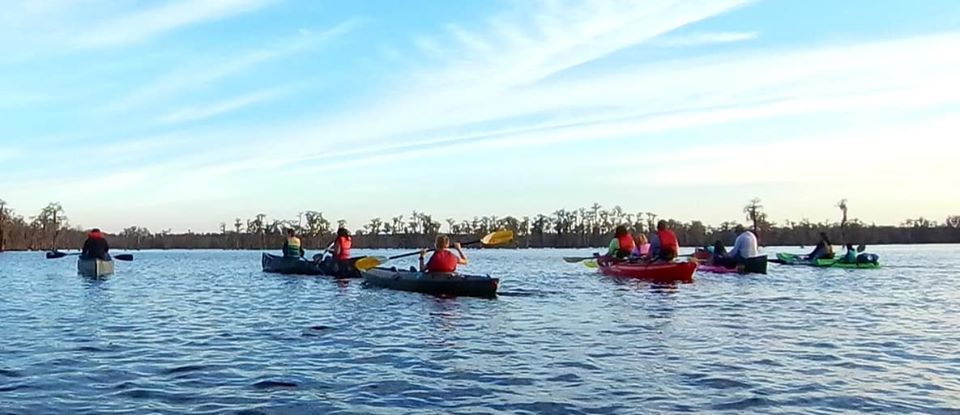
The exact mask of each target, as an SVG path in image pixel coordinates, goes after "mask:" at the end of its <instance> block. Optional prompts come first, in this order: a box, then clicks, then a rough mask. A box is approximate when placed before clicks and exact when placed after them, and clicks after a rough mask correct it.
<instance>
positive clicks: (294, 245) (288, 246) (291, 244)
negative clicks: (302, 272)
mask: <svg viewBox="0 0 960 415" xmlns="http://www.w3.org/2000/svg"><path fill="white" fill-rule="evenodd" d="M303 255H304V252H303V246H301V244H300V238H297V232H296V231H295V230H293V228H290V229H287V239H286V240H285V241H283V257H284V258H302V257H303Z"/></svg>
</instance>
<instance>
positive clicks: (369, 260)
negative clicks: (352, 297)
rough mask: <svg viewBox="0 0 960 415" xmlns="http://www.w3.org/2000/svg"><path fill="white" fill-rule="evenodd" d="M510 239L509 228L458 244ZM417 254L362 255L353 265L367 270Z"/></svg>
mask: <svg viewBox="0 0 960 415" xmlns="http://www.w3.org/2000/svg"><path fill="white" fill-rule="evenodd" d="M512 240H513V231H511V230H505V231H496V232H492V233H489V234H487V235H486V236H484V237H483V238H480V239H478V240H476V241H470V242H464V243H461V244H460V245H461V246H466V245H476V244H483V245H484V246H493V245H502V244H505V243H507V242H510V241H512ZM433 251H436V249H429V250H427V252H433ZM419 254H420V251H416V252H409V253H406V254H400V255H394V256H392V257H382V256H367V257H363V258H360V259H359V260H357V262H356V264H355V266H356V267H357V269H359V270H360V271H366V270H368V269H372V268H376V267H378V266H380V265H382V264H383V263H385V262H387V261H392V260H394V259H400V258H406V257H410V256H414V255H419Z"/></svg>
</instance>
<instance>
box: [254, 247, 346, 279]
mask: <svg viewBox="0 0 960 415" xmlns="http://www.w3.org/2000/svg"><path fill="white" fill-rule="evenodd" d="M260 264H261V265H262V266H263V272H272V273H276V274H292V275H329V276H336V277H340V278H360V273H359V272H358V271H356V270H355V269H353V270H347V271H345V272H338V271H335V270H333V269H331V265H332V264H331V263H328V262H324V263H317V262H315V261H307V260H304V259H301V258H285V257H282V256H279V255H271V254H268V253H264V254H263V256H262V257H261V259H260Z"/></svg>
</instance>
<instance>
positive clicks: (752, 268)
mask: <svg viewBox="0 0 960 415" xmlns="http://www.w3.org/2000/svg"><path fill="white" fill-rule="evenodd" d="M697 269H699V270H700V271H704V272H712V273H715V274H766V273H767V257H766V256H765V255H764V256H758V257H753V258H750V259H747V260H746V261H744V262H743V264H741V265H740V266H736V267H732V268H728V267H725V266H723V265H714V264H710V263H705V264H700V267H699V268H697Z"/></svg>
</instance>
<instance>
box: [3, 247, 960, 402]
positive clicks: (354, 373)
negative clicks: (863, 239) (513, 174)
mask: <svg viewBox="0 0 960 415" xmlns="http://www.w3.org/2000/svg"><path fill="white" fill-rule="evenodd" d="M774 251H775V250H772V249H771V250H768V252H774ZM875 251H876V252H878V253H879V254H881V257H882V260H883V262H884V263H885V265H889V266H888V267H886V268H884V269H880V270H860V271H856V270H835V269H826V270H824V269H813V268H796V267H784V266H777V265H771V267H770V274H769V275H766V276H747V277H742V276H723V275H713V274H698V275H697V281H696V282H695V283H693V284H684V285H679V286H651V285H650V284H646V283H643V282H639V281H622V280H615V279H610V278H606V277H601V276H598V275H596V274H595V273H594V272H593V271H591V270H589V269H587V268H585V267H582V266H578V265H570V264H566V263H564V262H563V261H562V260H561V259H560V258H561V257H562V256H565V255H575V254H583V253H588V252H590V251H573V250H519V251H513V250H488V251H473V252H469V254H470V256H471V260H472V262H471V264H470V266H469V267H468V268H467V270H468V271H472V272H476V273H490V274H493V275H495V276H499V277H501V279H502V283H501V293H502V295H501V296H500V297H498V298H497V299H493V300H489V299H473V298H455V299H440V298H434V297H430V296H425V295H420V294H414V293H405V292H397V291H389V290H383V289H377V288H366V287H363V285H362V284H361V283H360V281H356V280H354V281H349V282H337V281H333V280H330V279H327V278H323V277H288V276H279V275H271V274H264V273H262V272H261V271H260V263H259V260H260V253H259V252H222V251H202V252H196V251H194V252H173V251H166V252H137V253H135V254H136V261H134V262H122V263H121V262H118V263H117V266H116V268H117V274H116V275H114V276H111V277H109V278H107V279H104V280H100V281H95V280H90V279H85V278H83V277H79V276H77V275H75V269H76V268H75V267H76V264H75V263H74V262H73V260H72V259H69V258H67V259H60V260H46V259H44V258H43V255H42V254H40V253H3V254H0V281H2V282H3V288H2V290H0V413H18V414H19V413H24V414H32V413H37V414H47V413H150V412H154V413H238V412H239V413H245V414H257V413H267V414H272V413H277V414H298V413H375V414H380V413H384V414H394V413H396V414H402V413H470V414H483V413H530V414H534V413H536V414H541V413H556V414H566V413H590V414H605V413H610V414H636V413H672V412H690V413H694V412H728V413H805V414H808V413H837V412H871V413H932V414H938V413H941V414H960V246H924V247H877V248H876V249H875ZM410 264H412V262H399V263H398V265H403V266H406V265H410Z"/></svg>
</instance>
